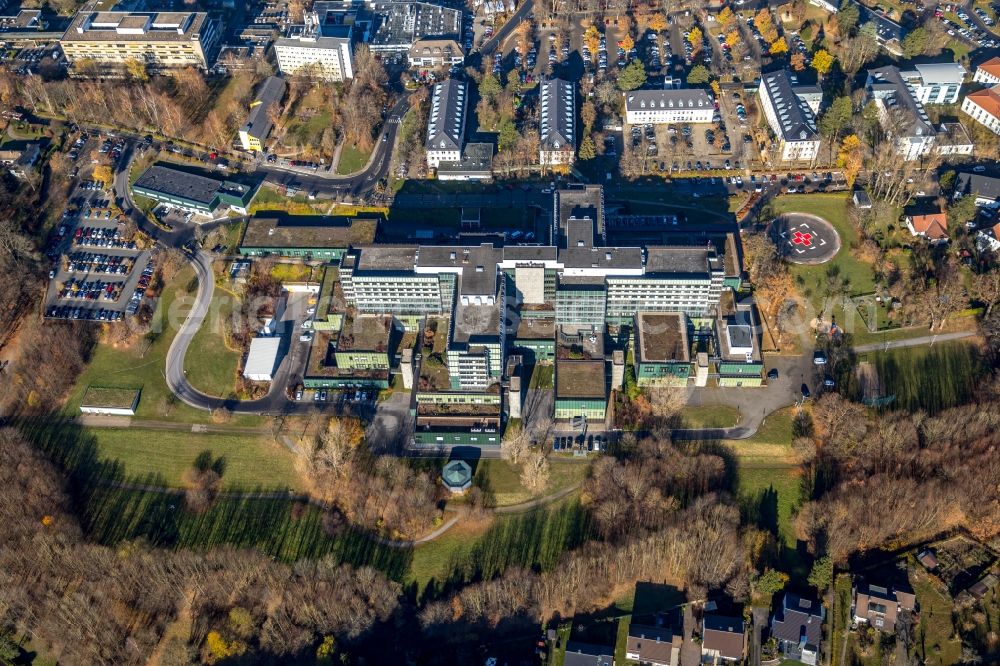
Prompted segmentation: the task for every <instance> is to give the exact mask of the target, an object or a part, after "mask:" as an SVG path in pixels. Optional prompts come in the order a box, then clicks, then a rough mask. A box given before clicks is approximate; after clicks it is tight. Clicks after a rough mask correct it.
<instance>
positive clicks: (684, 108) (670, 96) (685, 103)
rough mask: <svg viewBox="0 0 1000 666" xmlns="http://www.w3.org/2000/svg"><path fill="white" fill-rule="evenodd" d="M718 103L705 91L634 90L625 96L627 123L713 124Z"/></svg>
mask: <svg viewBox="0 0 1000 666" xmlns="http://www.w3.org/2000/svg"><path fill="white" fill-rule="evenodd" d="M714 113H715V103H714V102H713V101H712V98H711V97H710V96H709V94H708V93H707V92H706V91H704V90H702V89H701V88H683V89H681V90H633V91H631V92H627V93H625V122H627V123H629V124H630V125H635V124H643V123H652V124H664V123H710V122H712V115H713V114H714Z"/></svg>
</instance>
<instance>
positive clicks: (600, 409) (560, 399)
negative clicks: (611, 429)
mask: <svg viewBox="0 0 1000 666" xmlns="http://www.w3.org/2000/svg"><path fill="white" fill-rule="evenodd" d="M607 407H608V385H607V372H606V369H605V365H604V361H603V360H579V361H575V360H565V361H564V360H557V361H556V369H555V418H557V419H571V418H573V417H578V416H583V417H585V418H587V419H589V420H594V421H603V420H604V418H605V416H606V414H607Z"/></svg>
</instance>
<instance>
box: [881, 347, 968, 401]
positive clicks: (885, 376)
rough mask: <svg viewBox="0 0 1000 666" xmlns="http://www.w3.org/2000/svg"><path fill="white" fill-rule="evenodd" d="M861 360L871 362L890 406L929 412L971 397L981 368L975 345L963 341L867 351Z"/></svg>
mask: <svg viewBox="0 0 1000 666" xmlns="http://www.w3.org/2000/svg"><path fill="white" fill-rule="evenodd" d="M862 360H867V361H869V362H871V363H872V364H874V366H875V369H876V370H877V371H878V376H879V380H880V382H881V385H882V393H883V395H895V396H896V400H895V403H894V406H898V407H902V408H903V409H907V410H911V411H915V410H925V411H928V412H931V413H934V412H937V411H940V410H942V409H947V408H949V407H954V406H956V405H960V404H963V403H965V402H967V401H968V400H969V399H971V397H972V395H973V393H974V391H975V389H976V386H977V385H978V383H979V380H980V379H981V378H982V377H983V374H984V372H985V368H984V364H983V363H982V361H981V360H980V356H979V353H978V350H977V348H976V346H975V345H973V344H970V343H968V342H964V341H954V342H944V343H940V344H936V345H933V346H924V347H908V348H903V349H890V350H888V351H879V352H869V353H866V354H863V355H862Z"/></svg>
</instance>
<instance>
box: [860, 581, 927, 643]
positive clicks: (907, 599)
mask: <svg viewBox="0 0 1000 666" xmlns="http://www.w3.org/2000/svg"><path fill="white" fill-rule="evenodd" d="M916 607H917V598H916V596H915V595H914V593H913V591H912V590H901V589H895V588H893V587H883V586H881V585H871V584H869V583H866V582H864V581H860V582H858V583H857V584H856V585H855V586H854V603H853V608H852V613H853V614H854V621H855V622H866V623H868V624H870V625H871V626H873V627H875V628H876V629H881V630H882V631H884V632H886V633H889V634H892V633H895V631H896V620H897V619H898V617H899V614H900V613H901V612H902V611H912V610H914V609H915V608H916Z"/></svg>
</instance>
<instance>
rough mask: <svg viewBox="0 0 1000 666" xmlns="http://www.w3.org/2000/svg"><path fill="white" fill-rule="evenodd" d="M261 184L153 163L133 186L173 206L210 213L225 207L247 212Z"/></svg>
mask: <svg viewBox="0 0 1000 666" xmlns="http://www.w3.org/2000/svg"><path fill="white" fill-rule="evenodd" d="M258 187H259V186H258V185H245V184H243V183H236V182H233V181H227V180H219V179H217V178H212V177H210V176H203V175H199V174H196V173H191V172H189V171H184V170H182V169H179V168H175V167H173V166H170V165H169V164H163V163H160V164H154V165H153V166H151V167H149V168H148V169H146V171H145V172H144V173H143V174H142V175H141V176H139V178H138V180H136V181H135V183H134V184H133V185H132V192H133V193H135V194H138V195H141V196H144V197H149V198H150V199H153V200H154V201H157V202H159V203H161V204H165V205H167V206H170V207H172V208H180V209H181V210H186V211H191V212H194V213H203V214H210V213H212V212H213V211H215V210H216V209H217V208H219V207H222V206H226V207H228V208H230V209H232V210H233V211H235V212H237V213H242V214H246V212H247V208H248V207H249V206H250V202H251V201H252V200H253V197H254V195H255V194H256V193H257V189H258Z"/></svg>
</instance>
